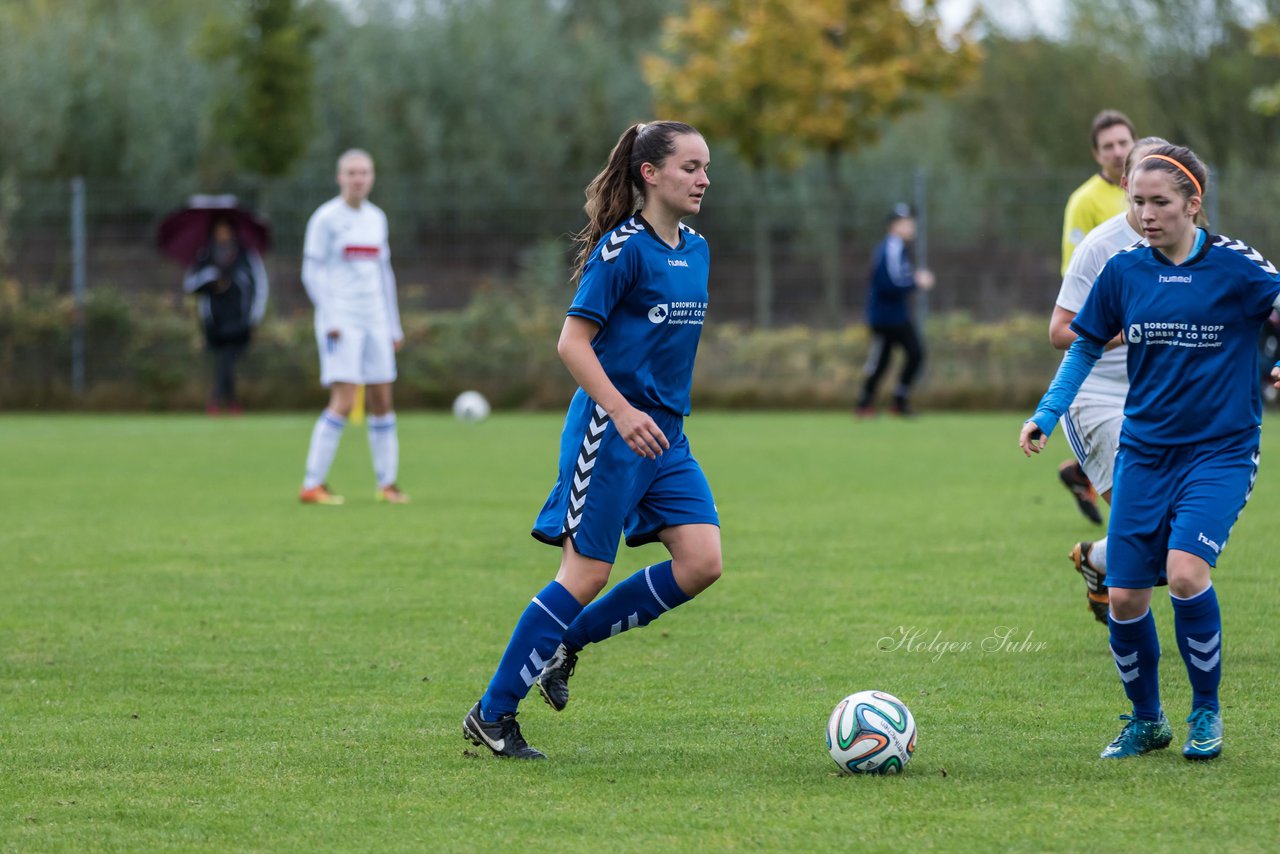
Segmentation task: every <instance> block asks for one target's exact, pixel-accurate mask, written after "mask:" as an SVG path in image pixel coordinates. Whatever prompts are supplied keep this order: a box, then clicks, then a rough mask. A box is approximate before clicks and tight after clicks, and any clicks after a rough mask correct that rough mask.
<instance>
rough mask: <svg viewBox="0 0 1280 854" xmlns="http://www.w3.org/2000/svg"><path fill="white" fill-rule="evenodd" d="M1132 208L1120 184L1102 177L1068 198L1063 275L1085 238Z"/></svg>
mask: <svg viewBox="0 0 1280 854" xmlns="http://www.w3.org/2000/svg"><path fill="white" fill-rule="evenodd" d="M1128 206H1129V199H1128V197H1127V196H1126V194H1125V191H1124V190H1122V189H1120V185H1118V184H1112V183H1111V182H1110V181H1108V180H1107V179H1106V178H1103V177H1102V176H1101V175H1094V176H1093V177H1092V178H1090V179H1089V180H1088V181H1085V182H1084V183H1083V184H1081V185H1080V186H1079V187H1077V188H1076V191H1075V192H1074V193H1072V194H1071V198H1069V199H1067V211H1066V214H1065V215H1064V216H1063V219H1062V275H1064V276H1065V275H1066V273H1067V262H1068V261H1070V260H1071V253H1072V252H1075V250H1076V247H1077V246H1079V245H1080V241H1081V240H1084V236H1085V235H1086V234H1088V233H1089V232H1090V231H1092V230H1093V228H1094V226H1097V225H1101V224H1102V223H1104V222H1106V221H1107V220H1109V219H1111V218H1112V217H1113V216H1115V215H1116V214H1118V213H1121V212H1122V211H1124V210H1125V208H1127V207H1128Z"/></svg>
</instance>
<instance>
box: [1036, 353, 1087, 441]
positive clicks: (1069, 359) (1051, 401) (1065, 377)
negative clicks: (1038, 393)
mask: <svg viewBox="0 0 1280 854" xmlns="http://www.w3.org/2000/svg"><path fill="white" fill-rule="evenodd" d="M1102 347H1103V345H1102V344H1099V343H1098V342H1097V341H1094V340H1092V339H1090V338H1085V337H1084V336H1081V337H1079V338H1077V339H1076V340H1075V341H1073V342H1071V347H1070V348H1068V350H1067V355H1066V358H1064V359H1063V360H1062V364H1061V365H1059V366H1058V373H1057V374H1056V375H1055V376H1054V378H1053V382H1051V383H1050V384H1049V390H1048V391H1046V392H1045V393H1044V397H1042V398H1040V404H1039V405H1038V406H1037V407H1036V412H1035V415H1032V416H1031V417H1030V418H1028V419H1027V420H1028V421H1034V422H1035V423H1036V426H1037V427H1039V428H1040V432H1042V433H1044V435H1045V437H1046V438H1048V437H1049V436H1050V435H1051V434H1052V433H1053V428H1054V427H1056V426H1057V424H1058V419H1059V418H1061V417H1062V414H1063V413H1064V412H1066V411H1067V407H1068V406H1070V405H1071V401H1073V400H1075V398H1076V392H1078V391H1079V390H1080V385H1081V384H1082V383H1083V382H1084V381H1085V378H1086V377H1088V376H1089V372H1090V371H1092V370H1093V366H1094V363H1095V362H1097V361H1098V359H1100V358H1101V357H1102Z"/></svg>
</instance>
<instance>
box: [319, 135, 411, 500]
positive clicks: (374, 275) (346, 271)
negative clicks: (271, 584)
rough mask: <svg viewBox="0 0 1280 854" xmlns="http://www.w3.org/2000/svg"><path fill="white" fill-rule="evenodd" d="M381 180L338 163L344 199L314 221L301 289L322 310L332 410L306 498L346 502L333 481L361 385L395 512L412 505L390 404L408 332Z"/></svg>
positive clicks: (324, 375)
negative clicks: (379, 192) (377, 189)
mask: <svg viewBox="0 0 1280 854" xmlns="http://www.w3.org/2000/svg"><path fill="white" fill-rule="evenodd" d="M373 179H374V173H373V158H371V157H370V156H369V154H368V153H367V152H364V151H361V150H359V149H351V150H350V151H347V152H345V153H344V154H343V155H342V156H341V157H339V158H338V187H339V189H340V190H341V193H340V194H339V196H338V197H337V198H334V199H330V200H329V201H327V202H325V203H324V204H323V205H321V206H320V207H319V208H317V209H316V212H315V213H313V214H312V215H311V219H310V220H308V221H307V234H306V240H305V243H304V245H303V258H302V284H303V285H304V286H305V287H306V289H307V295H308V296H310V297H311V302H312V303H313V304H314V305H315V309H316V343H317V345H318V346H319V349H320V382H321V383H323V384H324V385H325V386H327V387H328V388H329V405H328V406H327V407H325V410H324V412H322V413H321V414H320V418H319V419H318V420H317V421H316V426H315V429H314V430H312V432H311V447H310V450H309V451H308V452H307V469H306V475H305V477H304V479H303V481H302V490H301V492H299V494H298V497H299V498H300V499H301V500H302V502H303V503H305V504H341V503H343V498H342V497H341V496H339V495H334V494H333V493H332V492H330V491H329V488H328V486H327V485H326V483H325V480H326V478H327V477H328V475H329V467H330V466H331V465H332V464H333V458H334V455H335V454H336V453H337V451H338V443H339V442H340V441H341V439H342V430H343V428H344V427H346V424H347V418H348V417H349V416H350V415H351V410H352V408H353V407H354V406H355V402H356V392H357V389H358V387H359V386H360V385H364V386H365V402H366V408H367V410H368V413H369V414H368V418H367V422H368V425H369V450H370V451H371V452H372V455H373V471H374V476H375V477H376V479H377V492H376V496H377V498H378V500H379V501H387V502H390V503H393V504H405V503H407V502H408V500H409V498H408V496H406V495H405V494H404V493H403V492H401V491H400V488H399V487H398V486H397V485H396V475H397V470H398V468H399V464H400V442H399V438H398V437H397V434H396V414H395V410H394V408H393V405H392V396H391V384H392V383H393V382H394V381H395V378H396V357H395V354H396V352H397V351H398V350H399V349H400V346H401V344H402V343H403V341H404V330H403V329H401V328H400V311H399V308H398V307H397V305H396V278H395V274H394V273H393V272H392V270H391V249H390V247H389V245H388V243H387V216H386V214H384V213H383V212H382V209H381V208H379V207H378V206H377V205H375V204H374V203H373V202H371V201H369V192H370V191H371V190H372V189H373Z"/></svg>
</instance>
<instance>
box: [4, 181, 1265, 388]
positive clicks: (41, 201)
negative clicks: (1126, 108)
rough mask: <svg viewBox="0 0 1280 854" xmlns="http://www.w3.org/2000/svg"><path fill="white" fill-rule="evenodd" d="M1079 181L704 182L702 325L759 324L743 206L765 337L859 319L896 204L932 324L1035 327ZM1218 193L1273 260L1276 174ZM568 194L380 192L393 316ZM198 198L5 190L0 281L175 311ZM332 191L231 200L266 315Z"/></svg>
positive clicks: (294, 275) (550, 214) (118, 186)
mask: <svg viewBox="0 0 1280 854" xmlns="http://www.w3.org/2000/svg"><path fill="white" fill-rule="evenodd" d="M1085 177H1086V175H1084V174H1081V173H1080V172H1079V171H1075V170H1070V171H1068V170H1060V171H1053V172H1046V171H1041V172H1035V173H985V174H984V173H934V172H929V171H928V170H903V171H898V172H879V173H876V174H868V175H857V174H853V175H847V176H844V180H843V183H844V184H845V185H846V186H847V187H848V188H849V190H848V191H847V192H845V193H843V194H841V195H840V196H839V197H836V196H835V195H834V194H833V193H832V192H831V187H830V182H829V181H828V180H827V178H826V176H824V175H823V174H821V173H819V172H813V173H805V172H801V173H798V174H795V175H791V176H787V177H786V178H785V180H783V179H775V181H774V182H773V186H772V187H771V188H770V190H769V192H768V195H767V201H762V199H763V198H764V197H763V196H762V194H761V192H760V191H759V189H758V187H759V184H758V183H756V182H753V181H752V180H751V176H746V175H728V176H723V175H717V176H715V177H714V178H713V187H712V191H711V194H710V195H709V196H708V201H707V205H706V210H705V211H704V212H703V213H702V214H700V215H699V216H698V217H697V218H696V220H694V221H693V225H694V226H695V227H696V228H697V229H699V230H700V231H701V232H703V233H704V234H705V235H707V237H708V240H709V242H710V244H711V248H712V256H713V263H712V281H711V292H712V300H713V303H712V306H713V310H714V314H715V318H716V319H717V320H735V321H742V322H751V320H752V318H753V317H755V316H756V312H755V309H756V290H755V259H756V255H755V249H756V246H755V243H754V237H753V233H754V232H753V223H754V215H755V214H756V213H757V211H756V209H755V206H758V205H762V204H764V205H767V213H768V216H769V221H770V223H771V226H770V231H769V234H770V244H771V257H772V266H773V277H774V286H775V287H774V294H773V299H772V313H773V315H774V317H775V319H776V322H777V323H778V324H797V323H798V324H809V325H821V326H833V325H840V324H841V323H847V322H855V321H857V320H859V319H860V318H861V311H862V306H863V302H864V299H865V293H866V274H867V267H868V261H869V256H870V253H871V251H872V250H873V248H874V246H875V244H876V242H877V241H878V240H879V239H880V237H881V236H882V233H883V218H884V214H885V212H886V211H887V210H888V209H889V208H890V207H891V206H892V204H893V203H894V202H897V201H903V200H905V201H910V202H913V203H914V204H916V205H917V206H918V207H919V208H920V210H921V229H920V243H921V245H920V249H921V250H922V254H924V255H925V256H926V257H925V258H923V259H922V260H923V261H924V262H925V263H927V265H928V266H929V267H931V268H932V269H933V270H934V271H935V272H936V274H937V279H938V286H937V288H936V289H935V290H934V291H933V292H932V293H931V294H930V295H929V300H930V304H929V308H930V310H931V311H938V312H955V311H963V312H967V313H968V314H970V315H971V316H973V317H975V318H977V319H981V320H992V319H1000V318H1003V317H1005V316H1007V315H1009V314H1011V313H1023V312H1030V313H1034V314H1042V315H1044V316H1045V317H1046V318H1047V317H1048V314H1049V311H1050V310H1051V307H1052V305H1053V300H1054V297H1055V296H1056V294H1057V291H1058V285H1059V275H1058V270H1059V263H1060V240H1061V217H1062V208H1063V204H1064V202H1065V199H1066V197H1067V195H1068V194H1069V193H1070V192H1071V190H1072V189H1074V187H1075V186H1077V185H1078V184H1079V182H1080V181H1082V180H1083V179H1084V178H1085ZM1215 179H1216V189H1213V190H1211V192H1210V196H1209V204H1208V207H1209V210H1210V212H1211V213H1212V214H1213V218H1214V227H1215V229H1216V230H1220V231H1223V232H1225V233H1228V234H1231V235H1232V236H1234V237H1239V238H1240V239H1243V240H1245V241H1246V242H1249V243H1251V244H1252V245H1254V246H1255V247H1256V248H1258V249H1259V250H1260V251H1262V252H1263V253H1264V254H1268V255H1270V256H1271V257H1275V256H1276V255H1278V254H1280V217H1277V216H1276V212H1277V211H1280V175H1277V174H1258V173H1247V174H1246V173H1244V172H1239V173H1226V174H1218V175H1216V176H1215ZM565 183H567V182H562V183H560V184H558V185H557V184H551V185H548V186H547V187H545V188H544V189H543V190H541V191H540V192H538V193H537V194H535V196H533V197H529V196H524V197H518V198H507V199H494V198H488V197H486V198H477V197H476V195H475V194H472V193H470V192H468V187H466V186H464V185H461V184H460V183H458V182H451V181H449V180H447V179H444V180H441V179H436V180H432V181H427V180H424V179H419V178H415V177H414V176H397V177H390V176H386V175H382V176H380V177H379V183H378V185H377V187H376V188H375V191H374V194H373V198H374V200H375V201H376V202H377V203H378V204H379V205H380V206H382V207H383V208H384V209H385V210H386V211H387V214H388V217H389V220H390V227H391V246H392V255H393V264H394V266H395V269H396V273H397V277H398V279H399V282H400V300H401V309H402V311H404V312H406V313H411V312H415V311H425V312H434V311H443V310H451V309H457V308H460V307H462V306H464V305H466V304H467V303H468V301H469V300H470V299H471V297H472V296H473V295H474V294H475V293H476V292H477V291H479V290H481V289H485V288H488V287H491V286H492V285H493V284H494V283H495V282H501V281H505V280H510V279H511V278H513V277H515V276H516V275H518V274H519V272H520V270H521V268H522V265H523V264H525V263H526V260H527V259H528V258H529V257H530V256H531V255H532V253H533V252H534V251H535V250H538V249H539V248H541V247H545V246H547V244H548V242H553V241H554V242H559V244H560V245H563V246H565V247H567V245H568V236H569V234H570V233H572V232H573V231H575V230H576V229H577V228H579V227H580V226H581V224H582V222H583V215H582V213H581V208H580V206H581V202H582V190H581V184H580V183H574V185H573V186H565ZM76 187H80V188H81V190H82V192H83V195H82V196H77V191H76V190H75V188H76ZM197 189H206V190H223V189H226V188H196V187H189V188H173V191H172V192H171V193H166V194H162V195H157V194H156V193H155V192H150V193H144V192H142V191H140V190H139V189H138V188H136V187H134V186H132V185H130V184H127V183H119V182H116V183H113V182H107V181H85V182H82V183H79V184H78V183H77V182H76V180H61V181H42V182H34V181H30V182H24V183H20V184H16V183H12V182H10V183H9V184H8V185H6V186H4V187H3V188H0V279H4V280H6V281H8V282H10V283H11V285H10V286H11V287H12V283H14V282H16V283H17V287H18V288H19V289H21V290H27V289H32V290H35V289H43V290H50V289H52V290H55V291H58V292H60V293H72V292H73V291H76V292H79V293H83V292H84V291H85V290H86V289H88V290H92V289H94V288H99V287H111V288H114V289H116V290H118V291H119V292H121V293H123V294H124V295H125V296H126V298H128V297H129V296H130V295H134V294H143V293H146V294H165V295H168V296H169V297H171V299H172V301H173V305H174V306H175V309H177V308H179V307H181V306H182V305H183V298H182V295H181V289H180V287H179V281H180V277H181V271H180V270H178V269H176V268H175V266H174V265H173V264H172V263H171V262H169V261H167V260H166V259H164V258H162V257H161V256H160V255H159V254H158V252H157V251H156V249H155V234H156V228H157V225H158V223H159V221H160V219H161V218H162V217H163V216H164V214H165V213H167V212H168V211H170V210H172V209H175V208H177V207H181V206H182V204H183V202H184V199H185V197H186V195H187V193H188V192H189V191H194V190H197ZM231 189H232V190H234V189H235V188H231ZM335 192H336V190H335V188H334V187H333V185H332V184H328V183H324V184H320V185H317V184H314V183H312V184H304V183H296V182H295V183H290V182H276V183H274V184H270V185H268V186H265V187H261V188H258V190H257V192H256V193H253V194H244V193H242V198H244V199H245V200H246V201H247V202H250V203H251V204H252V206H256V207H257V208H258V209H259V210H260V211H261V212H262V213H263V214H265V215H266V216H267V217H268V219H269V220H270V221H271V223H272V225H273V229H274V247H273V251H272V252H270V253H269V254H268V256H267V258H266V261H267V267H268V273H269V275H270V278H271V282H272V305H271V311H272V312H274V313H276V314H277V315H281V314H283V315H292V314H295V313H303V312H307V311H309V308H310V307H309V304H308V302H307V299H306V296H305V293H304V291H303V289H302V286H301V283H300V280H299V268H300V255H301V243H302V236H303V231H304V229H305V225H306V220H307V218H308V216H309V215H310V213H311V211H312V210H314V209H315V207H316V206H317V205H319V204H320V203H321V202H323V201H324V200H325V199H327V198H330V197H331V196H333V195H334V194H335ZM77 199H78V200H77ZM77 212H80V215H79V216H78V217H77ZM833 222H837V223H839V226H838V229H833V228H832V227H831V223H833ZM833 242H834V245H835V246H836V247H837V251H838V259H839V268H840V269H841V270H842V271H843V275H842V278H841V303H842V305H841V307H840V309H839V310H838V311H837V312H835V313H834V314H833V312H832V311H831V309H830V306H829V305H828V302H827V298H826V295H825V294H824V290H823V269H824V264H826V263H829V258H828V255H827V254H826V253H828V252H829V251H830V248H831V246H832V244H833ZM568 298H569V292H568V286H567V285H566V289H565V295H564V299H565V300H566V301H567V300H568ZM74 346H79V347H81V348H83V343H81V344H79V345H74ZM80 381H81V382H82V379H81V380H80Z"/></svg>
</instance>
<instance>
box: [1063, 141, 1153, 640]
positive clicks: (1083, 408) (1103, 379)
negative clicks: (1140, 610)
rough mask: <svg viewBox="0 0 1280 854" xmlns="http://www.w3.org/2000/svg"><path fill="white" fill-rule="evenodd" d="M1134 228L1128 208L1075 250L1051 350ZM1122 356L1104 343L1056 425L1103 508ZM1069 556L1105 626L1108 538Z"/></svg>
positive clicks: (1135, 157) (1146, 146) (1068, 338)
mask: <svg viewBox="0 0 1280 854" xmlns="http://www.w3.org/2000/svg"><path fill="white" fill-rule="evenodd" d="M1162 145H1168V143H1167V142H1165V140H1163V139H1161V138H1160V137H1158V136H1149V137H1144V138H1143V139H1140V140H1138V141H1137V142H1136V143H1134V145H1133V148H1132V149H1130V151H1129V157H1128V159H1127V160H1126V162H1125V174H1124V176H1123V177H1122V178H1121V179H1120V185H1121V186H1122V187H1124V188H1126V189H1127V187H1128V174H1129V170H1130V169H1131V168H1132V166H1133V164H1134V163H1137V162H1138V161H1139V160H1141V159H1142V157H1143V156H1145V155H1146V154H1147V153H1149V152H1150V151H1152V150H1154V149H1156V148H1158V147H1160V146H1162ZM1138 226H1139V223H1138V222H1137V221H1136V219H1135V218H1134V214H1133V210H1132V208H1129V209H1126V210H1125V211H1124V212H1123V213H1120V214H1117V215H1116V216H1113V217H1111V219H1108V220H1105V221H1104V222H1102V223H1101V224H1099V225H1098V226H1097V227H1096V228H1094V229H1093V230H1092V231H1090V232H1089V233H1088V234H1087V235H1085V237H1084V239H1083V241H1082V242H1081V243H1080V244H1079V245H1078V246H1077V247H1076V250H1075V252H1073V253H1072V255H1071V260H1070V262H1069V263H1068V264H1067V271H1066V273H1065V274H1064V275H1063V277H1062V288H1061V290H1060V291H1059V292H1058V299H1057V304H1056V305H1055V306H1054V309H1053V316H1052V318H1051V319H1050V320H1049V340H1050V341H1051V342H1052V343H1053V346H1054V347H1056V348H1057V349H1059V350H1066V349H1067V348H1068V347H1070V346H1071V342H1072V341H1074V340H1075V339H1076V333H1075V332H1073V331H1072V330H1071V321H1072V320H1074V319H1075V316H1076V314H1078V313H1079V311H1080V309H1081V308H1082V307H1083V306H1084V301H1085V298H1086V297H1088V296H1089V292H1090V291H1091V290H1093V283H1094V281H1095V280H1096V279H1097V278H1098V274H1099V273H1100V272H1102V268H1103V267H1105V266H1106V264H1107V261H1109V260H1110V259H1111V256H1112V255H1114V254H1116V253H1117V252H1119V251H1120V250H1121V249H1124V248H1126V247H1128V246H1132V245H1133V244H1135V243H1137V242H1139V241H1140V240H1142V239H1143V237H1142V234H1141V233H1140V232H1139V231H1138ZM1127 357H1128V352H1127V349H1126V347H1125V344H1124V342H1123V341H1122V340H1119V339H1117V340H1115V341H1112V342H1111V343H1110V344H1108V345H1107V350H1106V351H1105V352H1104V353H1103V354H1102V358H1101V359H1099V360H1098V361H1097V363H1096V364H1095V365H1094V366H1093V370H1092V371H1091V372H1090V374H1089V376H1088V378H1087V379H1086V380H1085V381H1084V384H1083V385H1081V386H1080V392H1079V394H1077V395H1076V398H1075V401H1074V402H1073V403H1072V404H1071V407H1070V408H1069V409H1068V410H1067V413H1066V414H1065V415H1063V416H1062V421H1061V424H1062V432H1063V435H1065V436H1066V438H1067V441H1068V443H1069V444H1070V445H1071V450H1072V451H1073V452H1075V455H1076V459H1077V460H1079V462H1080V467H1081V468H1082V469H1084V473H1085V474H1086V475H1088V477H1089V480H1090V481H1091V482H1092V483H1093V485H1094V488H1095V489H1096V490H1097V491H1098V494H1099V495H1101V496H1102V499H1103V500H1104V501H1106V502H1107V504H1110V503H1111V485H1112V484H1111V481H1112V473H1113V469H1114V466H1115V457H1116V448H1117V447H1118V446H1119V444H1120V425H1121V424H1122V423H1123V422H1124V401H1125V396H1126V395H1127V394H1128V393H1129V371H1128V365H1127ZM1070 557H1071V559H1072V561H1073V562H1074V563H1075V567H1076V570H1077V571H1079V573H1080V574H1081V575H1083V576H1084V580H1085V585H1086V587H1087V588H1088V589H1087V591H1086V596H1087V597H1088V602H1089V608H1090V610H1091V611H1093V616H1094V618H1095V619H1096V620H1097V621H1098V622H1100V623H1102V624H1103V625H1106V624H1107V607H1108V598H1109V594H1108V590H1107V584H1106V577H1107V538H1106V537H1103V538H1102V539H1100V540H1095V541H1094V542H1091V543H1090V542H1082V543H1077V544H1076V545H1075V547H1074V548H1073V549H1072V550H1071V554H1070Z"/></svg>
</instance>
